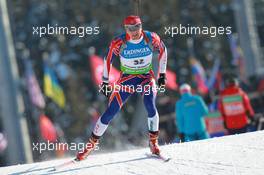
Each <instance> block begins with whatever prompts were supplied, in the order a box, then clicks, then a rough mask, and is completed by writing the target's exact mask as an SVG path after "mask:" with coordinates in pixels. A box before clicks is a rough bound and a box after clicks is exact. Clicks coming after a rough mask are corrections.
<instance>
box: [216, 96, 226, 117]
mask: <svg viewBox="0 0 264 175" xmlns="http://www.w3.org/2000/svg"><path fill="white" fill-rule="evenodd" d="M217 106H218V110H219V112H220V113H221V114H222V117H223V119H225V114H224V107H223V103H222V97H221V96H219V100H218V104H217Z"/></svg>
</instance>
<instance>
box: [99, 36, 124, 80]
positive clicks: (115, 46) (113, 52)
mask: <svg viewBox="0 0 264 175" xmlns="http://www.w3.org/2000/svg"><path fill="white" fill-rule="evenodd" d="M122 42H123V40H122V39H121V38H116V39H114V40H112V42H111V44H110V46H109V48H108V52H107V55H106V57H104V70H103V77H102V80H103V82H106V83H109V73H110V69H111V67H112V62H113V59H114V57H116V58H117V57H118V56H119V51H120V47H121V45H122Z"/></svg>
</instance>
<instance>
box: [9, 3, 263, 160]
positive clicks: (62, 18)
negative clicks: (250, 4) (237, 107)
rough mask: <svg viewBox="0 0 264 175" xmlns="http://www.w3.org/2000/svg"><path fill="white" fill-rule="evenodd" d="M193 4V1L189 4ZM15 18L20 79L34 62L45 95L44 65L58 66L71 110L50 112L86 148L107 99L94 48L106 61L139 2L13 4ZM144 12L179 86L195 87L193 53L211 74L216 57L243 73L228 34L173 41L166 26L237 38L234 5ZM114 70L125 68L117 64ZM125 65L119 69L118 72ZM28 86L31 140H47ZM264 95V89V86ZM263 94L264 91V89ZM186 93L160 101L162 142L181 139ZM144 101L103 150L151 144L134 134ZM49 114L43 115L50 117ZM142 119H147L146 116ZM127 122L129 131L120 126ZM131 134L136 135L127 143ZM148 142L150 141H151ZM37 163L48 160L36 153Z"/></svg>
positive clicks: (258, 102) (158, 7)
mask: <svg viewBox="0 0 264 175" xmlns="http://www.w3.org/2000/svg"><path fill="white" fill-rule="evenodd" d="M187 2H188V3H187ZM8 6H9V13H10V20H11V26H12V32H13V39H14V43H15V50H16V57H17V62H18V65H19V72H20V75H23V74H24V72H25V67H24V64H23V60H24V59H30V60H31V61H32V63H33V69H34V71H35V73H36V77H37V80H38V82H39V84H40V87H41V89H43V88H42V87H43V76H44V72H43V65H44V63H43V60H48V62H49V65H50V66H51V68H52V69H53V70H54V71H55V72H56V75H57V77H58V80H59V83H60V84H61V86H62V89H63V91H64V93H65V97H66V106H65V108H64V109H61V108H59V107H58V106H57V105H55V104H54V102H53V101H52V100H50V99H49V98H47V97H45V101H46V104H47V105H46V107H45V109H44V113H45V114H46V115H47V116H49V118H50V119H51V121H52V122H53V123H55V124H56V125H57V126H58V127H59V128H61V131H62V132H63V134H62V135H63V139H64V140H66V141H67V142H82V141H83V142H85V140H86V139H87V136H88V134H90V132H91V130H92V128H93V124H94V121H96V119H97V118H98V117H99V116H100V114H101V113H102V112H103V111H104V109H105V107H106V104H107V100H106V99H105V98H104V97H103V96H102V95H100V94H99V93H98V87H97V86H96V85H95V84H94V82H93V79H92V76H91V71H92V70H91V67H90V62H89V48H90V47H92V46H93V47H94V48H96V54H97V55H99V56H101V57H104V55H105V54H106V51H107V48H108V45H109V43H110V41H111V39H112V38H113V37H114V36H116V35H119V34H121V33H122V32H124V31H123V28H122V20H123V18H124V17H125V16H127V15H129V14H131V13H133V11H134V10H133V9H134V2H133V1H127V0H110V1H103V0H75V1H70V0H60V1H38V0H13V1H8ZM140 14H141V16H142V20H143V28H144V29H146V30H151V31H155V32H156V33H158V34H159V35H160V36H161V38H162V40H163V41H164V43H165V44H166V46H167V48H168V68H169V69H170V70H172V71H173V72H175V73H176V75H177V83H178V84H183V83H185V82H188V83H190V84H191V85H192V87H193V88H194V89H195V82H193V79H192V74H191V68H190V64H189V57H190V55H192V56H194V55H195V57H196V59H198V60H199V61H200V62H201V64H202V65H203V67H204V69H205V73H206V75H209V74H210V70H211V68H212V66H213V63H214V61H215V59H220V60H221V67H220V71H221V72H222V75H223V77H224V78H225V76H228V75H230V74H231V75H238V68H237V67H236V66H234V65H232V64H231V60H232V54H231V51H230V47H229V43H228V38H227V36H225V35H221V36H217V37H214V38H212V37H209V36H206V35H197V36H178V37H173V38H172V37H170V36H166V35H164V27H165V26H173V25H177V24H179V23H181V24H183V25H187V24H190V25H195V26H218V25H219V24H221V25H222V26H231V27H232V31H233V32H234V33H235V32H236V26H235V21H234V15H233V10H232V4H231V0H224V1H223V0H222V1H218V0H217V1H210V0H201V1H196V0H188V1H187V0H166V3H165V1H162V0H159V1H155V3H150V2H149V1H142V2H141V4H140ZM48 24H50V25H56V24H58V25H61V26H76V27H78V26H92V27H93V26H99V27H100V34H99V35H89V36H86V37H83V38H81V37H78V36H77V35H76V36H75V35H49V36H43V37H39V36H35V35H32V32H33V29H32V27H33V26H47V25H48ZM189 38H192V40H193V47H192V48H190V47H189V45H188V42H187V40H188V39H189ZM114 65H115V66H116V65H118V63H115V62H114ZM116 67H117V66H116ZM260 81H261V77H251V78H250V79H249V80H248V81H243V82H241V86H242V88H243V89H244V90H245V91H246V92H253V93H254V92H256V91H257V90H258V87H259V82H260ZM21 87H22V89H24V90H23V96H24V102H25V103H26V112H25V115H26V116H27V119H28V124H29V128H30V133H31V134H32V135H31V139H32V140H33V141H38V140H40V134H39V129H38V117H39V114H40V112H39V110H38V109H35V108H34V107H33V106H32V105H30V101H29V97H28V93H27V90H26V86H25V80H24V79H23V76H21ZM263 89H264V88H263ZM263 89H261V90H260V91H263ZM217 95H219V89H212V90H210V92H209V93H208V94H207V95H204V96H203V97H204V99H205V102H206V103H207V105H209V104H210V105H212V104H213V103H214V101H215V99H217ZM179 97H180V95H179V92H178V91H173V90H167V92H166V93H165V94H161V95H159V97H158V98H157V105H158V110H159V113H160V118H161V119H160V121H161V123H160V128H161V136H160V139H161V142H163V143H168V142H173V141H175V137H176V133H177V127H176V125H175V122H171V121H174V120H175V113H174V112H175V102H176V101H177V100H178V99H179ZM253 97H254V98H252V105H253V108H254V110H255V112H256V113H261V112H262V113H263V112H264V111H263V108H262V107H261V106H263V104H264V103H263V101H264V99H263V94H262V96H258V97H257V98H256V97H255V96H254V95H253ZM136 104H137V96H133V97H131V99H130V100H129V101H128V103H127V104H126V105H125V107H124V109H123V110H122V112H121V113H120V114H119V115H120V116H118V117H116V118H115V120H114V121H113V125H112V126H111V129H109V130H108V132H107V133H106V136H104V137H107V136H108V135H111V139H104V143H102V144H103V145H104V144H105V145H108V146H107V147H108V148H110V149H120V148H121V147H122V149H125V148H129V147H131V146H130V145H141V146H142V145H144V144H146V143H144V141H142V140H138V137H137V135H136V134H137V133H135V135H133V134H132V135H131V133H130V132H129V131H130V127H131V126H132V125H133V123H134V122H133V116H134V112H135V111H136V110H137V109H136V107H137V106H138V105H136ZM42 112H43V111H42ZM141 117H142V118H143V117H144V116H141ZM120 123H122V125H121V126H120ZM128 133H130V134H128ZM125 135H129V137H124V136H125ZM143 138H144V137H143ZM34 158H35V159H36V160H38V159H41V157H40V155H34Z"/></svg>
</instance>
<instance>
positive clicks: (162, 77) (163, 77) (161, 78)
mask: <svg viewBox="0 0 264 175" xmlns="http://www.w3.org/2000/svg"><path fill="white" fill-rule="evenodd" d="M165 84H166V74H165V73H160V74H159V79H158V85H159V87H165Z"/></svg>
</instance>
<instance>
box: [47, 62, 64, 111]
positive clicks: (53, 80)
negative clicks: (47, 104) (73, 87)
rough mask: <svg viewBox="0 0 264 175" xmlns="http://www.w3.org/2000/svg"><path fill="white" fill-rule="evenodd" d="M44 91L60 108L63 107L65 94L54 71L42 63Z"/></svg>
mask: <svg viewBox="0 0 264 175" xmlns="http://www.w3.org/2000/svg"><path fill="white" fill-rule="evenodd" d="M44 92H45V95H46V96H47V97H50V98H51V99H52V100H53V101H54V102H55V103H56V104H57V105H58V106H60V107H61V108H64V107H65V95H64V92H63V89H62V87H61V86H60V85H59V82H58V80H57V77H56V75H55V72H54V71H53V70H52V69H51V68H50V67H49V66H48V65H47V64H45V65H44Z"/></svg>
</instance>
